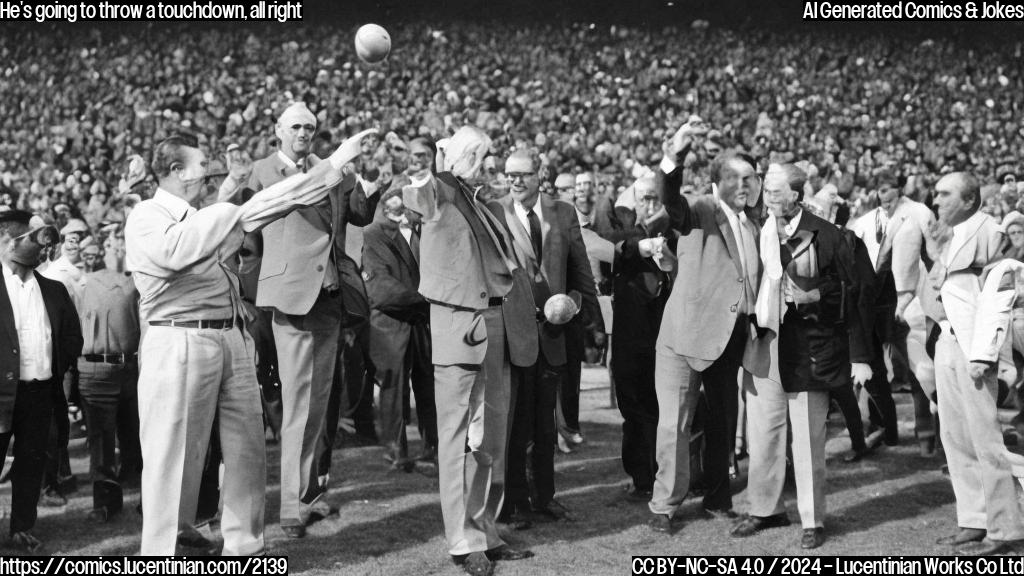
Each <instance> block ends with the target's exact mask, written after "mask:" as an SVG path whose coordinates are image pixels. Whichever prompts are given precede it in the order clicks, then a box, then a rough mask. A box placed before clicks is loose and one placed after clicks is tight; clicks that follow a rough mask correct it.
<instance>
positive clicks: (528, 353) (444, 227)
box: [402, 172, 538, 367]
mask: <svg viewBox="0 0 1024 576" xmlns="http://www.w3.org/2000/svg"><path fill="white" fill-rule="evenodd" d="M402 197H403V200H404V202H405V205H406V207H407V208H409V209H410V210H413V211H415V212H417V213H419V214H420V215H421V216H422V217H423V229H422V234H421V237H420V285H419V292H420V294H422V295H423V297H424V298H426V299H427V300H428V301H430V302H431V303H432V304H434V305H433V306H431V307H430V335H431V342H432V345H433V360H434V364H436V365H442V366H445V365H454V364H481V363H482V362H483V360H484V357H485V356H486V354H487V339H486V336H485V334H486V329H485V325H484V323H483V317H482V316H481V314H480V312H481V311H482V310H484V309H486V308H487V306H488V300H489V298H491V297H498V296H501V297H503V298H504V301H503V303H502V314H503V317H504V322H505V333H506V337H507V338H506V340H507V344H508V351H509V361H510V362H511V363H512V364H514V365H516V366H524V367H527V366H532V365H533V364H534V363H535V362H536V361H537V353H538V344H537V328H536V324H537V321H536V311H537V308H536V305H535V304H534V301H533V292H532V291H531V288H530V280H529V278H528V277H527V274H526V273H525V271H524V270H523V269H522V268H520V267H519V265H518V264H517V263H516V262H514V261H511V260H510V259H511V258H514V253H513V252H511V250H512V246H511V243H512V240H511V238H509V237H508V235H507V234H506V233H505V227H504V226H502V225H501V223H500V221H499V220H498V219H497V218H496V217H495V216H494V215H493V213H491V212H490V211H489V210H488V209H487V208H486V207H485V206H484V205H483V204H482V203H481V202H480V201H479V200H478V199H477V198H476V196H475V194H474V193H473V192H472V191H471V190H469V188H468V186H466V184H465V183H464V182H462V181H461V180H458V179H457V178H455V177H454V176H453V175H452V174H451V173H449V172H443V173H441V174H437V175H436V176H431V177H430V178H428V179H427V180H426V181H425V182H422V183H418V184H414V185H409V186H406V187H404V188H403V189H402ZM482 219H487V220H488V223H489V226H490V229H491V230H492V231H495V232H496V234H498V235H499V236H497V240H498V242H500V243H502V244H504V248H503V247H502V246H498V245H496V244H495V240H494V239H492V237H491V235H490V233H488V231H487V228H486V226H488V224H485V223H484V222H483V220H482ZM504 250H508V252H504Z"/></svg>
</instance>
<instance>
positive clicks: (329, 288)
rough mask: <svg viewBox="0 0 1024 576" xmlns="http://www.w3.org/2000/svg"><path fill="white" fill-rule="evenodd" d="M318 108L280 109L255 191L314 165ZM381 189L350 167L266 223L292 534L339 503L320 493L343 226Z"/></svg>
mask: <svg viewBox="0 0 1024 576" xmlns="http://www.w3.org/2000/svg"><path fill="white" fill-rule="evenodd" d="M315 132H316V117H315V116H314V115H313V113H312V112H310V111H309V109H308V108H306V105H305V104H302V103H294V104H292V105H291V106H289V107H288V108H287V109H285V111H284V112H282V113H281V116H280V118H278V121H277V126H276V128H275V134H276V135H277V137H278V139H279V140H280V142H281V146H280V148H279V149H278V151H277V152H275V153H274V154H271V155H270V156H268V157H266V158H264V159H262V160H258V161H256V162H255V163H254V164H253V168H252V174H251V176H250V178H249V188H251V189H252V190H254V191H259V190H262V189H263V188H265V187H267V186H270V185H272V184H274V183H277V182H279V181H281V180H283V179H284V178H287V177H288V176H291V175H293V174H297V173H300V172H306V171H307V170H309V169H311V168H313V167H315V166H316V165H317V164H318V163H320V161H321V160H320V158H318V157H317V156H316V155H315V154H312V153H311V152H310V146H311V143H312V139H313V135H314V134H315ZM376 206H377V197H376V195H375V194H372V193H371V194H369V195H367V194H366V193H364V188H363V184H362V183H357V182H356V179H355V177H354V176H352V175H349V176H347V177H346V178H345V179H344V180H342V182H341V184H339V185H338V187H337V188H336V189H335V190H332V191H331V192H330V194H328V199H326V200H324V201H322V202H320V203H319V204H317V205H315V206H309V207H305V208H301V209H299V210H296V211H295V212H293V213H291V214H289V215H288V216H286V217H284V218H283V219H281V220H279V221H276V222H273V223H271V224H269V225H268V226H267V227H266V228H264V229H263V262H262V264H261V267H260V276H259V284H258V286H257V290H256V305H257V306H259V307H261V308H263V307H267V308H273V310H274V324H273V332H274V341H275V343H276V347H277V359H278V370H279V373H280V376H281V405H282V411H283V414H282V421H281V529H282V530H283V531H284V533H285V534H286V535H287V536H288V537H289V538H302V537H304V536H305V535H306V525H307V524H309V523H310V522H311V521H314V520H316V519H319V518H322V517H325V516H327V515H328V514H330V513H331V509H330V507H329V506H328V504H327V503H326V502H325V501H324V500H323V499H322V498H321V496H323V494H324V493H325V492H326V491H327V486H324V485H321V482H320V480H319V476H318V474H317V467H316V449H317V442H318V440H319V438H320V436H321V435H322V434H323V427H324V422H325V414H326V408H327V404H328V398H329V396H330V392H331V382H332V379H333V376H334V367H335V362H336V358H337V350H338V335H339V331H340V328H341V320H342V316H343V314H344V306H343V305H342V298H341V292H342V285H341V283H342V275H341V273H340V268H339V266H340V265H341V261H342V258H343V255H344V253H345V226H346V225H347V224H349V223H351V224H355V225H356V226H364V225H366V224H369V223H370V222H371V221H372V219H373V213H374V210H375V209H376Z"/></svg>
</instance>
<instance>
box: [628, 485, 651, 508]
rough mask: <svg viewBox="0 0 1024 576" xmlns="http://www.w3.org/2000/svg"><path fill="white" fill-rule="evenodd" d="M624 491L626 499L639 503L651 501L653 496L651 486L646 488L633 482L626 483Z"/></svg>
mask: <svg viewBox="0 0 1024 576" xmlns="http://www.w3.org/2000/svg"><path fill="white" fill-rule="evenodd" d="M624 492H625V494H626V500H629V501H630V502H637V503H644V502H650V501H651V496H652V495H653V492H652V491H651V489H650V488H648V489H646V490H644V489H642V488H637V487H636V484H633V483H632V482H630V483H629V484H627V485H626V488H625V489H624Z"/></svg>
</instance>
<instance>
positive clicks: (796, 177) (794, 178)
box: [768, 162, 807, 202]
mask: <svg viewBox="0 0 1024 576" xmlns="http://www.w3.org/2000/svg"><path fill="white" fill-rule="evenodd" d="M772 166H778V168H779V170H781V171H782V173H783V174H784V175H785V176H786V183H788V184H789V187H790V188H791V189H793V190H794V191H795V192H796V199H797V201H798V202H799V201H800V200H803V198H804V186H805V185H806V184H807V172H804V171H803V170H802V169H801V168H800V167H799V166H797V165H796V164H791V163H789V162H776V163H773V164H772ZM768 170H769V171H770V170H771V167H769V168H768Z"/></svg>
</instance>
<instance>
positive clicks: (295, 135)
mask: <svg viewBox="0 0 1024 576" xmlns="http://www.w3.org/2000/svg"><path fill="white" fill-rule="evenodd" d="M314 134H316V125H315V124H307V123H306V122H299V121H296V122H294V123H291V124H290V125H288V126H282V125H281V124H278V125H277V137H278V139H279V140H281V151H282V152H284V153H285V154H286V155H287V156H288V157H289V158H292V159H297V158H305V157H306V155H307V154H309V151H310V150H311V148H312V145H313V135H314Z"/></svg>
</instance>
